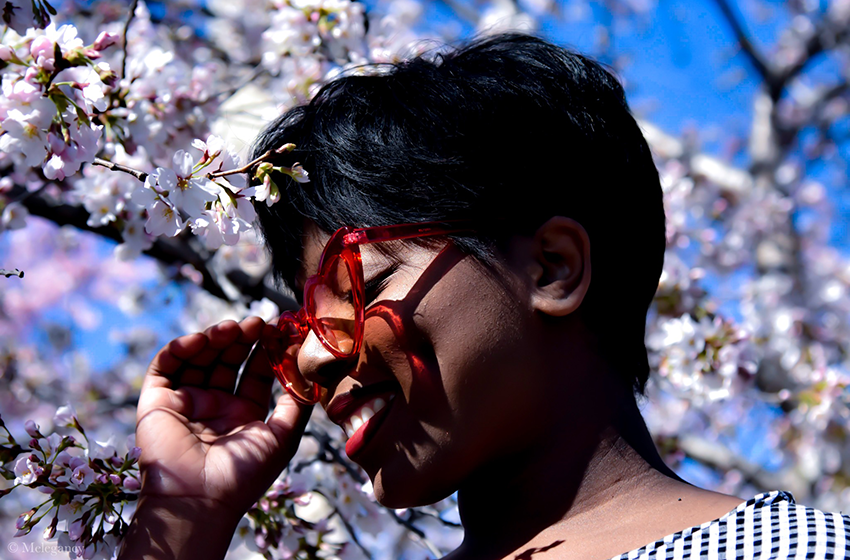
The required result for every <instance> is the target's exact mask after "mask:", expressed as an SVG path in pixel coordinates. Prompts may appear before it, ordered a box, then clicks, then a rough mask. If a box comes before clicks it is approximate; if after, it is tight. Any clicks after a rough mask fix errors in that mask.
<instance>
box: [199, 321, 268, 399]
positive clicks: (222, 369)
mask: <svg viewBox="0 0 850 560" xmlns="http://www.w3.org/2000/svg"><path fill="white" fill-rule="evenodd" d="M264 324H265V323H264V322H263V320H262V319H260V318H259V317H249V318H247V319H244V320H243V321H241V322H240V323H232V322H231V323H228V324H227V325H223V327H224V328H226V329H228V331H227V332H225V333H222V332H221V331H219V332H216V333H215V334H214V338H213V339H212V340H211V345H216V344H219V343H221V344H226V346H224V347H222V349H221V352H220V354H219V356H218V362H219V363H218V364H216V365H215V367H214V369H213V370H212V374H211V376H210V378H209V382H208V386H209V387H211V388H213V389H219V390H222V391H225V392H227V393H233V391H234V389H235V388H236V382H237V374H238V372H239V370H240V369H241V368H242V364H244V363H245V360H246V359H247V358H248V356H249V355H250V353H251V348H253V346H254V345H255V343H256V342H257V339H258V338H259V335H260V332H261V329H262V326H263V325H264ZM222 334H224V335H225V336H221V337H220V338H218V337H215V335H222ZM234 337H235V339H234ZM267 406H268V399H266V401H265V402H264V403H263V405H262V407H263V409H264V410H265V409H266V408H267Z"/></svg>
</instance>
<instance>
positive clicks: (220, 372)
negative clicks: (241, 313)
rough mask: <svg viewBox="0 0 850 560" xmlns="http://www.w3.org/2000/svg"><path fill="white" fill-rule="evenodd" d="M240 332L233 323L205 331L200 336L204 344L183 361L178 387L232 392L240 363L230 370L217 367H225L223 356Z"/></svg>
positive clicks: (220, 324)
mask: <svg viewBox="0 0 850 560" xmlns="http://www.w3.org/2000/svg"><path fill="white" fill-rule="evenodd" d="M240 333H241V329H240V328H239V324H238V323H236V321H222V322H221V323H217V324H215V325H213V326H211V327H209V328H208V329H206V330H205V331H204V332H203V336H205V337H206V338H207V344H206V346H205V347H204V348H203V349H202V350H201V351H199V352H197V353H196V354H195V355H193V356H192V357H191V359H188V360H186V363H185V364H184V366H183V368H182V370H181V372H180V377H179V384H180V386H194V387H215V388H218V389H222V390H225V391H227V392H233V387H234V385H235V383H236V373H237V369H238V364H239V362H235V363H233V365H230V366H229V367H227V366H225V367H220V366H222V365H223V364H224V362H223V361H222V359H221V358H222V353H223V352H224V351H225V350H226V349H228V348H230V347H231V346H232V345H233V344H234V343H235V342H236V341H237V340H238V339H239V337H240ZM228 363H231V362H228Z"/></svg>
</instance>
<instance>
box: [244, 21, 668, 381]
mask: <svg viewBox="0 0 850 560" xmlns="http://www.w3.org/2000/svg"><path fill="white" fill-rule="evenodd" d="M369 70H370V71H369V72H364V71H362V70H361V71H360V72H356V73H354V74H350V75H346V76H343V77H340V78H338V79H335V80H333V81H332V82H330V83H328V84H327V85H325V86H324V87H323V88H321V90H319V92H318V93H317V94H316V96H315V97H314V98H313V99H312V101H310V102H309V103H308V104H307V105H304V106H299V107H295V108H293V109H291V110H289V111H287V112H286V113H285V114H284V115H282V116H281V117H280V118H278V119H277V120H276V121H274V122H273V123H271V124H270V125H269V126H268V127H267V128H266V129H265V130H264V131H263V132H262V133H261V134H260V136H259V137H258V138H257V140H256V142H255V146H254V157H257V156H259V155H260V154H263V153H265V152H267V151H268V150H270V149H274V148H277V147H279V146H281V145H283V144H285V143H287V142H292V143H294V144H295V145H296V146H297V149H296V151H295V152H293V153H290V154H286V155H285V156H281V157H280V159H279V160H278V161H277V162H276V164H279V165H280V164H283V165H291V164H292V163H293V162H295V161H298V162H300V163H302V164H303V166H304V168H305V169H306V170H307V171H308V172H309V174H310V182H309V183H306V184H299V183H296V182H294V181H292V180H291V179H289V178H288V177H285V176H279V175H278V176H275V177H274V179H275V182H276V183H277V184H278V185H279V186H280V189H281V200H280V202H278V203H276V204H274V205H273V206H271V207H267V206H266V204H265V203H258V204H256V206H257V210H258V215H259V221H260V225H261V229H262V231H263V234H264V237H265V241H266V244H267V247H268V249H269V252H270V253H271V258H272V265H273V268H274V272H275V275H276V277H277V278H278V279H279V280H281V281H283V282H285V283H286V284H288V285H289V287H292V286H293V285H294V278H295V275H296V273H297V270H298V267H299V262H300V259H301V252H302V248H303V247H302V234H303V228H304V225H305V219H306V220H311V221H313V222H314V223H315V224H316V225H317V226H318V227H319V228H321V229H322V230H324V231H326V232H328V233H330V232H332V231H334V230H336V229H337V228H339V227H341V226H344V225H347V226H356V227H367V226H380V225H391V224H396V223H412V222H424V221H440V220H449V219H461V218H462V219H470V218H471V219H474V220H477V221H478V222H479V223H481V224H482V229H481V230H480V231H478V232H475V233H473V234H470V235H456V236H452V237H453V239H454V240H455V242H456V244H457V245H458V246H460V247H461V248H462V249H463V250H465V251H467V252H469V253H470V254H472V255H474V256H475V257H477V258H478V259H479V260H481V261H482V262H484V263H485V264H486V263H487V262H492V261H491V259H492V258H493V255H494V249H495V248H497V247H498V246H499V239H498V237H499V236H498V234H496V233H495V232H496V231H497V230H500V231H502V232H503V233H505V234H507V235H515V234H520V233H533V232H534V231H535V230H536V228H537V227H538V226H540V225H541V224H542V223H543V222H545V221H546V220H547V219H548V218H550V217H552V216H554V215H561V216H566V217H570V218H572V219H574V220H576V221H577V222H579V223H580V224H582V226H584V228H585V230H586V231H587V233H588V236H589V238H590V245H591V264H592V271H593V272H592V279H591V285H590V289H589V291H588V293H587V295H586V297H585V299H584V301H583V303H582V305H581V307H580V313H581V317H582V319H583V320H584V322H585V324H586V325H587V326H588V328H590V329H591V330H592V331H593V332H595V333H596V335H597V337H598V339H599V340H600V342H601V343H602V344H604V355H605V356H606V358H608V360H609V362H610V363H615V364H617V366H618V367H617V369H618V370H619V371H621V372H622V375H623V376H624V380H625V381H626V382H628V383H629V384H632V385H633V386H634V388H635V390H636V391H638V392H642V391H643V388H644V385H645V383H646V380H647V377H648V375H649V365H648V363H647V360H646V351H645V348H644V346H643V337H644V328H645V323H646V312H647V308H648V306H649V304H650V302H651V300H652V297H653V295H654V293H655V290H656V288H657V287H658V278H659V275H660V273H661V268H662V264H663V259H664V249H665V244H666V243H665V222H664V209H663V202H662V191H661V186H660V183H659V179H658V172H657V170H656V168H655V165H654V162H653V160H652V156H651V153H650V150H649V147H648V145H647V143H646V140H645V139H644V137H643V134H642V133H641V131H640V128H639V127H638V125H637V123H636V121H635V119H634V118H633V117H632V115H631V113H630V111H629V108H628V105H627V103H626V99H625V94H624V92H623V88H622V86H621V85H620V83H619V82H618V81H617V79H616V78H615V77H614V76H613V75H612V74H611V73H610V72H608V71H607V70H606V69H605V68H603V67H602V66H601V65H600V64H599V63H597V62H595V61H593V60H591V59H589V58H587V57H585V56H582V55H581V54H577V53H575V52H571V51H569V50H567V49H564V48H561V47H559V46H556V45H553V44H551V43H549V42H547V41H544V40H542V39H539V38H536V37H532V36H528V35H523V34H502V35H496V36H491V37H486V38H482V39H477V40H474V41H472V42H470V43H468V44H466V45H464V46H461V47H460V48H457V49H455V50H452V51H448V52H441V53H438V54H433V53H432V54H430V55H426V56H419V57H416V58H413V59H411V60H407V61H404V62H399V63H397V64H391V65H377V66H374V67H372V68H370V69H369ZM496 223H498V228H493V229H492V230H491V229H488V228H487V227H486V225H487V224H490V225H495V224H496ZM565 359H569V358H567V357H565Z"/></svg>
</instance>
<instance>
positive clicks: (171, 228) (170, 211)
mask: <svg viewBox="0 0 850 560" xmlns="http://www.w3.org/2000/svg"><path fill="white" fill-rule="evenodd" d="M182 230H183V220H182V219H181V218H180V213H179V212H177V210H176V209H175V208H174V207H173V206H171V204H169V203H166V202H164V201H162V200H157V201H156V202H154V204H153V206H152V207H151V208H149V209H148V221H147V223H146V224H145V231H147V232H148V233H149V234H151V235H153V236H157V235H166V236H168V237H174V236H175V235H177V234H178V233H180V232H181V231H182Z"/></svg>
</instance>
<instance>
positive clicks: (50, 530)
mask: <svg viewBox="0 0 850 560" xmlns="http://www.w3.org/2000/svg"><path fill="white" fill-rule="evenodd" d="M58 522H59V518H58V517H54V518H53V521H51V522H50V525H48V526H47V528H46V529H45V530H44V533H42V535H41V536H42V537H44V540H46V541H49V540H50V539H52V538H53V537H54V536H56V524H57V523H58Z"/></svg>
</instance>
